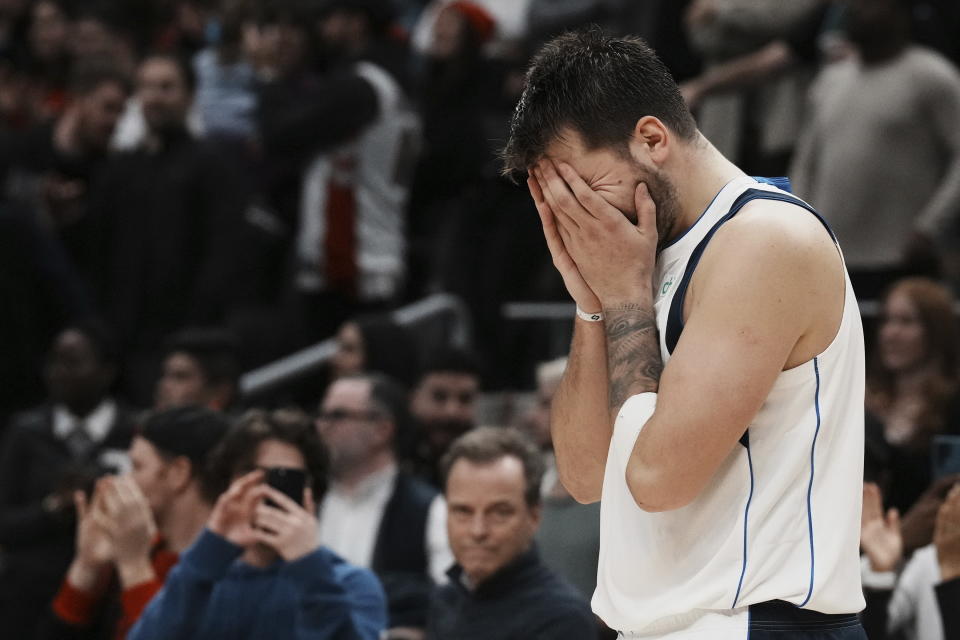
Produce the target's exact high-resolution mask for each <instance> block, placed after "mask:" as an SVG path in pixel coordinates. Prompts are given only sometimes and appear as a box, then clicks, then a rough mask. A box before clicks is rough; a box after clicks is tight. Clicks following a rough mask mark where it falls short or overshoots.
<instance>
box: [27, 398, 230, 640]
mask: <svg viewBox="0 0 960 640" xmlns="http://www.w3.org/2000/svg"><path fill="white" fill-rule="evenodd" d="M228 427H229V423H228V422H227V421H226V419H224V418H223V417H221V416H220V415H219V414H217V413H214V412H212V411H209V410H206V409H195V408H180V409H170V410H168V411H161V412H158V413H155V414H153V415H151V416H149V417H148V418H147V419H146V420H145V421H144V423H143V426H142V428H141V429H140V430H139V431H138V434H137V435H136V436H134V438H133V442H132V444H131V446H130V460H131V462H132V466H133V471H132V473H131V474H130V475H126V476H121V477H117V478H114V477H109V476H108V477H106V478H101V479H100V480H99V481H98V482H97V487H96V491H95V492H94V495H93V499H92V500H91V501H90V503H89V505H88V500H87V496H86V494H85V493H83V492H82V491H80V492H76V493H75V494H74V501H75V503H76V506H77V542H76V553H75V555H74V557H73V562H72V563H71V564H70V569H69V570H68V571H67V576H66V578H65V579H64V581H63V584H62V585H61V587H60V592H59V593H58V594H57V597H56V598H55V599H54V601H53V607H52V613H51V615H50V616H49V619H48V620H47V622H46V625H45V626H44V627H43V628H42V630H41V633H40V634H39V638H40V639H41V640H43V639H49V640H71V639H72V638H76V639H94V638H97V639H99V638H102V639H104V640H107V639H108V638H116V639H117V640H122V639H123V638H126V636H127V632H128V631H129V630H130V628H131V627H132V626H133V624H134V623H135V622H136V621H137V619H138V618H139V617H140V614H141V613H142V611H143V609H144V608H145V607H146V606H147V603H149V602H150V599H151V598H153V596H154V595H156V593H157V592H158V591H160V589H161V587H162V586H163V581H164V579H165V578H166V575H167V572H168V571H169V570H170V568H171V567H172V566H173V565H175V564H176V562H177V557H178V555H179V554H180V553H182V552H183V551H184V550H185V549H186V548H187V547H189V546H190V545H191V544H192V543H193V541H194V539H195V538H196V537H197V535H199V533H200V531H201V530H202V529H203V525H204V523H205V522H206V521H207V518H208V517H209V516H210V510H211V508H212V507H213V503H214V502H215V501H216V499H217V491H218V489H219V487H218V483H217V482H216V481H215V478H214V477H213V475H212V474H211V473H210V471H209V465H208V464H207V463H208V460H207V457H208V454H209V453H210V452H211V451H212V450H213V448H214V447H215V446H216V445H217V443H218V442H219V441H220V439H221V438H222V437H223V436H224V435H225V434H226V432H227V429H228Z"/></svg>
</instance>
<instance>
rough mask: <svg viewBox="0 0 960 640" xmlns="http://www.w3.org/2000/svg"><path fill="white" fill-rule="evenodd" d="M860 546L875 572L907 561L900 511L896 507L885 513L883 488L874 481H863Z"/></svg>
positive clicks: (888, 569) (886, 569) (893, 567)
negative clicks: (904, 552)
mask: <svg viewBox="0 0 960 640" xmlns="http://www.w3.org/2000/svg"><path fill="white" fill-rule="evenodd" d="M860 548H861V549H863V552H864V553H865V554H866V555H867V559H868V560H870V568H871V569H873V570H874V571H894V570H896V568H897V567H899V566H900V562H901V561H902V560H903V537H902V536H901V535H900V514H899V513H898V512H897V510H896V509H890V510H889V511H887V513H886V515H884V513H883V497H882V496H881V495H880V487H878V486H877V485H876V484H874V483H872V482H865V483H863V517H862V519H861V520H860Z"/></svg>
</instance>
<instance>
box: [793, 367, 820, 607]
mask: <svg viewBox="0 0 960 640" xmlns="http://www.w3.org/2000/svg"><path fill="white" fill-rule="evenodd" d="M818 360H819V359H818V358H814V359H813V372H814V375H815V376H816V378H817V388H816V391H815V392H814V396H813V406H814V407H815V408H816V410H817V429H816V431H814V432H813V445H812V446H811V447H810V484H809V485H808V486H807V526H808V527H809V529H810V587H809V589H808V590H807V597H806V598H805V599H804V601H803V602H801V603H800V604H798V605H797V606H798V607H803V606H804V605H806V604H807V603H808V602H810V597H811V596H812V595H813V577H814V568H815V566H816V565H815V563H814V559H815V556H814V553H813V507H812V502H811V500H812V495H813V471H814V455H815V454H816V452H817V436H818V435H820V364H819V361H818Z"/></svg>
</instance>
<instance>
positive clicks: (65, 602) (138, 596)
mask: <svg viewBox="0 0 960 640" xmlns="http://www.w3.org/2000/svg"><path fill="white" fill-rule="evenodd" d="M179 557H180V556H179V555H178V554H176V553H174V552H172V551H170V550H168V549H167V548H166V545H165V543H164V542H163V540H162V539H160V538H159V537H158V538H157V540H156V541H155V542H154V543H153V549H152V550H151V552H150V563H151V564H152V565H153V572H154V575H155V577H154V579H153V580H148V581H147V582H141V583H140V584H136V585H133V586H132V587H129V588H127V589H124V590H123V591H122V592H121V593H120V603H121V608H122V611H123V613H122V615H121V617H120V619H119V620H117V623H116V628H115V629H114V634H113V635H114V638H116V639H117V640H123V638H126V637H127V632H129V631H130V629H131V628H133V625H134V624H136V622H137V620H138V619H139V618H140V614H141V613H143V610H144V609H146V608H147V604H149V603H150V600H151V599H152V598H153V596H155V595H156V594H157V592H158V591H160V589H161V588H163V582H164V580H166V579H167V574H168V573H169V572H170V569H172V568H173V566H174V565H175V564H177V560H178V559H179ZM115 582H117V576H116V571H114V569H113V567H108V568H106V569H104V571H103V573H102V575H101V576H100V579H99V580H98V581H97V586H96V587H95V588H94V590H93V591H82V590H80V589H77V588H76V587H74V586H73V585H72V584H70V582H69V581H68V580H67V579H66V578H64V580H63V584H61V585H60V591H59V592H58V593H57V597H56V598H55V599H54V601H53V612H54V614H55V615H56V616H57V617H58V618H60V619H61V620H63V621H64V622H66V623H67V624H69V625H72V626H75V627H86V626H89V625H90V624H92V623H93V621H94V618H95V616H96V612H97V610H98V609H99V608H100V605H101V604H102V603H103V600H104V598H105V596H106V594H107V591H108V589H109V588H110V586H111V585H112V584H113V583H115Z"/></svg>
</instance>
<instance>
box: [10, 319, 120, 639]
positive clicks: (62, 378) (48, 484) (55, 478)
mask: <svg viewBox="0 0 960 640" xmlns="http://www.w3.org/2000/svg"><path fill="white" fill-rule="evenodd" d="M115 361H116V357H115V354H114V352H113V350H112V348H111V347H110V343H109V340H108V338H107V337H106V336H105V335H104V334H103V333H102V332H101V331H100V330H99V329H97V328H96V327H95V326H92V325H91V326H76V327H71V328H68V329H65V330H64V331H62V332H61V333H60V334H59V335H58V336H57V338H56V340H55V341H54V344H53V347H52V349H51V350H50V355H49V358H48V361H47V365H46V369H45V371H44V377H45V380H46V386H47V394H48V398H49V401H48V403H47V404H45V405H43V406H41V407H38V408H36V409H33V410H31V411H27V412H25V413H22V414H20V415H18V416H16V417H14V418H13V420H12V422H11V424H10V425H9V428H8V429H7V432H6V435H5V440H4V443H3V445H2V447H0V548H2V550H3V553H2V556H0V629H2V630H3V634H4V637H10V638H29V637H32V635H33V633H34V629H35V627H36V624H37V621H38V620H39V619H40V617H41V616H42V615H43V614H44V612H45V610H46V607H47V605H48V604H49V602H50V600H51V598H52V597H53V594H54V593H55V592H56V590H57V586H58V584H59V582H60V579H61V578H62V576H63V574H64V572H65V571H66V568H67V565H68V564H69V563H70V559H71V557H72V555H73V538H74V517H75V516H74V509H73V498H72V493H73V491H74V490H75V489H81V488H89V486H90V485H92V483H93V480H94V479H95V478H96V477H97V476H98V475H101V474H102V473H104V472H106V471H110V470H120V469H121V468H123V467H125V466H126V455H125V451H126V449H127V447H128V446H129V444H130V438H131V436H132V433H133V421H132V417H131V416H130V414H129V413H127V412H126V411H124V410H123V409H121V408H120V407H119V406H117V403H116V402H114V401H113V399H112V398H111V397H110V395H109V389H110V385H111V383H112V382H113V378H114V372H115V370H116V367H115Z"/></svg>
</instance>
